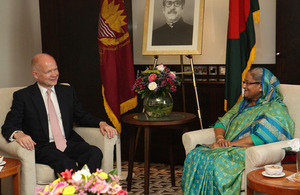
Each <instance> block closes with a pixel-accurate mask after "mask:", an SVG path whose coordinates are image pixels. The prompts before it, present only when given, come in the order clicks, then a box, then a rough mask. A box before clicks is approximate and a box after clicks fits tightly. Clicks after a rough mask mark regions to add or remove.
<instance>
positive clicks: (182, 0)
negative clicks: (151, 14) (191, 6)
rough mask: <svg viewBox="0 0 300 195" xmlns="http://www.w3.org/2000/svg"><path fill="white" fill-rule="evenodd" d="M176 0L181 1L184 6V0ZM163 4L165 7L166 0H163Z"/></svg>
mask: <svg viewBox="0 0 300 195" xmlns="http://www.w3.org/2000/svg"><path fill="white" fill-rule="evenodd" d="M177 1H181V2H182V6H184V4H185V0H177ZM162 3H163V6H164V7H165V5H166V0H163V2H162Z"/></svg>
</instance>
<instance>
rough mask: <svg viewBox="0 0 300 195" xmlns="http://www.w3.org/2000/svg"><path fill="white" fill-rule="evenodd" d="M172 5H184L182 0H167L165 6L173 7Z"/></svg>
mask: <svg viewBox="0 0 300 195" xmlns="http://www.w3.org/2000/svg"><path fill="white" fill-rule="evenodd" d="M172 5H174V6H175V7H179V6H181V5H182V2H181V1H166V3H165V6H166V7H171V6H172Z"/></svg>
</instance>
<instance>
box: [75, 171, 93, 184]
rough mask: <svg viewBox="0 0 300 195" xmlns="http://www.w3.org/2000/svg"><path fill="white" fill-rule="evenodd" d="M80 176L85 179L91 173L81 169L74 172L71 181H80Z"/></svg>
mask: <svg viewBox="0 0 300 195" xmlns="http://www.w3.org/2000/svg"><path fill="white" fill-rule="evenodd" d="M82 175H83V176H84V177H85V178H87V177H88V176H91V172H90V170H89V169H87V170H86V169H81V170H79V171H76V173H75V174H74V175H72V179H73V180H74V181H80V180H81V178H82Z"/></svg>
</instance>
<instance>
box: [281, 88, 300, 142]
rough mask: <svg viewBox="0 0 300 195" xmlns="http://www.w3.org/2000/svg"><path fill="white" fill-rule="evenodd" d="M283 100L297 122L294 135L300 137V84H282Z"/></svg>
mask: <svg viewBox="0 0 300 195" xmlns="http://www.w3.org/2000/svg"><path fill="white" fill-rule="evenodd" d="M280 90H281V92H282V95H283V102H284V103H285V104H286V106H287V107H288V110H289V114H290V116H291V117H292V119H293V121H294V122H295V134H294V137H295V138H296V137H297V138H300V85H289V84H280Z"/></svg>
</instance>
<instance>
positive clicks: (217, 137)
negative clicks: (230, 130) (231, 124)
mask: <svg viewBox="0 0 300 195" xmlns="http://www.w3.org/2000/svg"><path fill="white" fill-rule="evenodd" d="M220 136H221V137H222V138H224V136H223V135H218V136H217V137H216V138H218V137H220Z"/></svg>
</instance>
